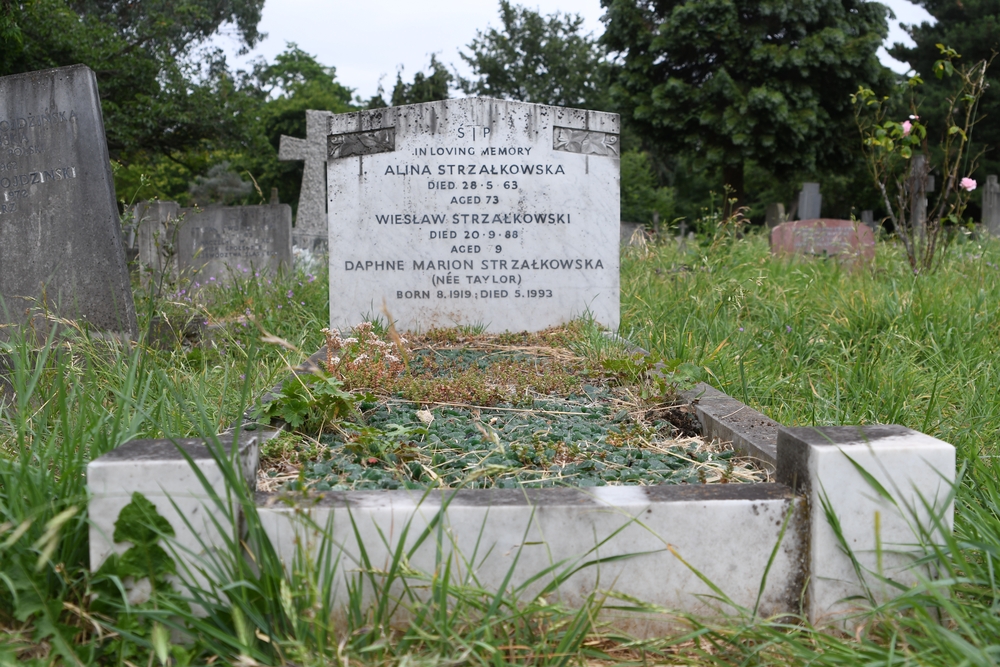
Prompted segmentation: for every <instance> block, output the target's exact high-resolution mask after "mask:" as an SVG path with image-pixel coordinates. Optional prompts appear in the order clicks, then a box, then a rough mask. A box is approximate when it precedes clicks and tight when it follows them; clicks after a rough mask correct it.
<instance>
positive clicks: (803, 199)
mask: <svg viewBox="0 0 1000 667" xmlns="http://www.w3.org/2000/svg"><path fill="white" fill-rule="evenodd" d="M822 209H823V195H821V194H820V192H819V183H803V184H802V190H801V191H800V192H799V216H798V217H799V220H815V219H817V218H819V217H820V211H821V210H822Z"/></svg>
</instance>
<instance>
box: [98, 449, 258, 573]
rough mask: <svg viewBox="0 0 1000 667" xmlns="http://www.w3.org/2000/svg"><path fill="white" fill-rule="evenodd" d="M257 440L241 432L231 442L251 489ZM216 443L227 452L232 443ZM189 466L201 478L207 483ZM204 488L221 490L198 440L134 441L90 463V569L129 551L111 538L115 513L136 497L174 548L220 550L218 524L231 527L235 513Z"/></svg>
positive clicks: (194, 551)
mask: <svg viewBox="0 0 1000 667" xmlns="http://www.w3.org/2000/svg"><path fill="white" fill-rule="evenodd" d="M261 441H262V432H247V431H244V432H243V433H242V434H241V436H240V440H239V441H238V442H237V443H235V444H236V447H237V450H238V457H239V461H240V469H241V471H242V474H243V477H244V479H245V480H246V481H247V482H248V483H250V484H253V485H255V484H256V474H257V462H258V457H259V450H260V443H261ZM219 444H221V445H222V446H224V447H226V446H229V447H231V446H232V444H234V443H233V441H231V440H229V441H227V439H226V438H224V437H222V436H220V439H219ZM185 454H186V455H187V456H185ZM226 454H227V455H229V452H226ZM188 457H189V458H190V459H191V460H190V461H189V460H188ZM192 464H193V465H194V466H197V468H198V470H199V471H200V472H201V474H203V475H204V476H205V480H206V483H205V484H203V483H202V481H201V480H199V479H198V475H197V474H196V472H195V470H194V468H193V467H192ZM206 485H207V487H209V488H211V489H215V490H216V491H218V492H222V491H223V490H224V489H225V481H224V476H223V473H222V470H221V469H220V468H219V466H218V463H217V462H216V457H214V456H213V455H212V452H210V451H209V449H208V446H207V445H206V443H205V441H204V440H203V439H201V438H176V439H159V440H133V441H131V442H127V443H125V444H123V445H122V446H120V447H118V448H117V449H114V450H112V451H110V452H108V453H107V454H105V455H103V456H101V457H99V458H97V459H95V460H93V461H91V462H90V463H89V464H88V465H87V489H88V491H89V493H90V496H91V498H90V503H89V506H88V508H89V510H88V511H89V515H90V567H91V569H92V570H96V569H98V568H99V567H100V566H101V563H103V562H104V560H105V559H106V558H107V557H108V556H110V555H111V554H112V553H124V551H125V550H126V549H127V548H128V546H129V545H127V544H116V543H114V542H113V541H112V535H114V531H115V521H117V520H118V515H119V513H121V510H122V508H124V507H125V506H126V505H128V504H129V503H130V502H131V501H132V494H133V493H135V492H138V493H141V494H142V495H144V496H145V497H146V499H147V500H149V501H150V502H152V503H153V505H154V506H155V507H156V511H157V512H159V513H160V515H161V516H163V517H164V518H165V519H166V520H167V521H169V522H170V525H171V526H172V527H173V528H174V531H175V533H176V545H177V546H178V547H179V548H181V549H182V550H184V549H189V550H190V552H191V554H192V555H193V557H197V556H198V555H199V554H200V555H204V554H205V552H206V546H207V547H209V548H212V547H219V546H221V545H222V544H223V539H224V538H223V536H222V535H220V533H219V530H218V525H216V521H218V522H220V525H222V526H226V525H231V524H230V523H229V519H230V517H232V516H236V515H237V513H238V508H236V507H233V508H229V509H228V510H227V511H223V508H220V507H218V506H217V505H216V504H215V503H214V501H213V500H212V499H211V496H210V494H209V492H208V489H207V488H206ZM222 497H225V495H224V494H223V496H222ZM227 513H228V516H227ZM188 524H190V526H189V525H188Z"/></svg>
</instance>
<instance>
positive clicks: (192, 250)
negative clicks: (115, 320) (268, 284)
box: [135, 202, 292, 285]
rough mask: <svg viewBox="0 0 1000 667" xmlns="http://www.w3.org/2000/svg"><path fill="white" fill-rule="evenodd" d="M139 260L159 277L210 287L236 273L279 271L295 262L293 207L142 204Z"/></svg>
mask: <svg viewBox="0 0 1000 667" xmlns="http://www.w3.org/2000/svg"><path fill="white" fill-rule="evenodd" d="M135 211H136V213H135V215H136V217H137V219H138V220H139V234H138V239H139V240H138V247H139V261H140V263H141V264H142V266H143V267H146V268H147V270H148V272H149V273H151V274H152V275H153V276H154V277H156V276H159V275H161V273H162V272H164V271H166V272H168V275H169V277H170V279H171V280H174V281H177V280H180V279H183V280H184V281H185V283H190V282H196V283H198V284H200V285H205V284H207V283H209V282H212V281H222V282H225V281H226V280H228V279H230V277H231V276H232V275H233V274H244V273H250V272H264V271H266V272H268V273H274V272H276V271H277V270H278V269H279V267H282V266H284V267H285V268H286V269H287V268H290V267H291V266H292V209H291V207H290V206H288V204H269V205H263V206H208V207H206V208H204V209H201V208H180V207H178V205H177V204H176V203H175V202H141V203H140V204H138V205H137V206H136V208H135Z"/></svg>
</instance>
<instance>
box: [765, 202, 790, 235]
mask: <svg viewBox="0 0 1000 667" xmlns="http://www.w3.org/2000/svg"><path fill="white" fill-rule="evenodd" d="M764 221H765V223H766V224H767V228H768V229H772V228H774V227H777V226H778V225H780V224H781V223H783V222H784V221H785V205H784V204H768V205H767V212H766V213H765V215H764Z"/></svg>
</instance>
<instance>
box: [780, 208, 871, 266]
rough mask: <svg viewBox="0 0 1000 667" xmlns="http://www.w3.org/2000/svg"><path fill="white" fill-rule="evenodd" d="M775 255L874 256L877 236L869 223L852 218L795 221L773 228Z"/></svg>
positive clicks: (845, 257)
mask: <svg viewBox="0 0 1000 667" xmlns="http://www.w3.org/2000/svg"><path fill="white" fill-rule="evenodd" d="M771 254H772V255H786V256H787V255H813V256H818V257H840V258H844V259H847V258H857V257H864V258H865V259H866V260H869V261H870V260H872V259H874V258H875V235H874V234H873V233H872V230H871V228H870V227H868V225H866V224H864V223H863V222H855V221H853V220H832V219H829V218H819V219H816V220H795V221H794V222H783V223H781V224H780V225H778V226H777V227H775V228H774V229H772V230H771Z"/></svg>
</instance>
